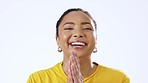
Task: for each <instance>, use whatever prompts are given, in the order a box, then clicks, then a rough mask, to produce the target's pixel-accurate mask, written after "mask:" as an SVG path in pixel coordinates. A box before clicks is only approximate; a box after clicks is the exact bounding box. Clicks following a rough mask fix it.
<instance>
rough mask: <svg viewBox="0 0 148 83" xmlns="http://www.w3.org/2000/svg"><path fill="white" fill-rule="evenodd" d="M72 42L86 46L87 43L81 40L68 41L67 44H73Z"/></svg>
mask: <svg viewBox="0 0 148 83" xmlns="http://www.w3.org/2000/svg"><path fill="white" fill-rule="evenodd" d="M74 42H81V43H85V45H87V43H86V42H85V41H81V40H74V41H70V42H69V44H71V43H74Z"/></svg>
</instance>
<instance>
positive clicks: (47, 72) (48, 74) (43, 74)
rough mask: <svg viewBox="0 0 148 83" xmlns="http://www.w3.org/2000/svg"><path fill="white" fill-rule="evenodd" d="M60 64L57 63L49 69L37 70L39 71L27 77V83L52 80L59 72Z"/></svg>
mask: <svg viewBox="0 0 148 83" xmlns="http://www.w3.org/2000/svg"><path fill="white" fill-rule="evenodd" d="M60 64H61V63H58V64H56V65H55V66H53V67H51V68H48V69H44V70H39V71H36V72H34V73H32V74H31V75H30V76H29V78H28V82H27V83H34V82H35V83H36V82H38V81H40V80H51V79H50V78H52V77H53V76H54V75H55V74H56V71H59V70H58V69H59V66H60ZM29 81H32V82H29Z"/></svg>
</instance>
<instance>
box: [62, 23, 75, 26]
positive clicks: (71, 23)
mask: <svg viewBox="0 0 148 83" xmlns="http://www.w3.org/2000/svg"><path fill="white" fill-rule="evenodd" d="M66 24H73V25H75V23H74V22H66V23H64V24H63V26H64V25H66Z"/></svg>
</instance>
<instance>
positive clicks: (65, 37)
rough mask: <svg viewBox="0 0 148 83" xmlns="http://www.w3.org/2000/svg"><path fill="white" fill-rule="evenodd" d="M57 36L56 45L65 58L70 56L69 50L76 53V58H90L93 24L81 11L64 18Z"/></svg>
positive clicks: (92, 43) (93, 35) (93, 31)
mask: <svg viewBox="0 0 148 83" xmlns="http://www.w3.org/2000/svg"><path fill="white" fill-rule="evenodd" d="M58 35H59V36H58V37H57V38H56V39H57V44H58V45H59V46H60V47H61V48H62V50H63V53H64V55H66V56H69V55H70V52H71V50H73V51H74V52H76V53H77V55H78V57H84V56H90V55H91V53H92V51H93V50H94V47H95V43H96V42H95V41H96V40H95V38H96V37H95V27H94V23H93V21H92V20H91V19H90V18H89V16H87V15H86V14H84V13H83V12H81V11H73V12H70V13H69V14H67V15H65V16H64V18H63V20H62V22H61V23H60V25H59V33H58Z"/></svg>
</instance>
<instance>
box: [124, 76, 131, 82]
mask: <svg viewBox="0 0 148 83" xmlns="http://www.w3.org/2000/svg"><path fill="white" fill-rule="evenodd" d="M123 83H130V79H129V78H128V77H127V76H126V75H125V76H124V79H123Z"/></svg>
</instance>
